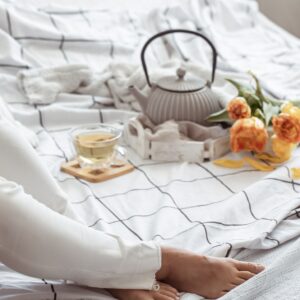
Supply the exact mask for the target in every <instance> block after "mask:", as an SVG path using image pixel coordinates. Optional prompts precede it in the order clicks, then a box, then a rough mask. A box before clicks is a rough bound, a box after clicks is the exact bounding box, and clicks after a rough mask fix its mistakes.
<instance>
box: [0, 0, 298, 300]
mask: <svg viewBox="0 0 300 300" xmlns="http://www.w3.org/2000/svg"><path fill="white" fill-rule="evenodd" d="M30 1H31V3H33V4H34V5H35V7H36V6H37V5H41V3H40V2H37V1H35V2H34V1H33V0H30ZM65 2H67V1H65ZM227 2H228V1H227ZM227 2H226V1H219V2H218V1H212V2H211V3H210V5H207V3H206V1H201V0H199V1H190V2H189V3H188V2H187V1H186V2H184V4H182V5H181V7H173V6H169V7H168V9H163V10H155V11H152V10H151V11H150V12H147V13H146V14H145V13H144V15H143V17H142V16H141V14H140V13H135V12H133V11H132V10H130V11H129V12H128V10H127V15H126V17H125V19H126V21H125V20H124V19H122V15H123V17H124V15H125V14H124V13H118V12H116V13H109V14H108V12H105V13H103V14H102V15H101V19H100V20H99V18H98V17H97V16H91V15H92V14H93V13H92V12H91V15H89V16H88V17H89V18H90V19H88V21H87V20H86V18H85V17H86V16H84V15H82V11H81V10H80V9H78V6H76V5H77V4H76V5H75V4H74V2H73V1H72V3H71V4H72V7H71V8H66V7H65V8H63V9H62V8H55V10H54V8H49V7H48V3H47V5H46V4H45V2H44V3H42V4H43V5H42V6H43V8H42V10H43V11H42V12H41V11H34V12H32V9H33V10H34V8H30V7H29V6H28V4H29V0H26V1H24V2H22V3H23V5H25V4H26V7H25V10H24V8H20V9H19V8H14V4H10V3H9V1H2V2H1V1H0V29H1V31H0V34H1V39H2V45H3V46H2V49H1V50H0V53H1V56H0V65H2V66H1V70H0V71H1V73H0V76H1V79H2V80H1V83H0V90H1V95H2V96H3V97H4V99H5V100H6V101H7V102H8V103H9V104H10V107H11V109H12V111H13V112H14V115H15V117H16V118H17V119H18V120H20V121H21V122H22V123H23V124H25V125H26V126H28V127H29V128H31V129H33V130H34V131H35V132H36V134H37V135H38V137H39V142H40V144H39V147H38V148H37V152H38V153H39V155H40V157H41V158H42V160H43V163H45V164H46V165H47V166H48V167H49V169H50V170H51V172H52V174H53V176H54V177H55V178H56V179H57V181H58V182H59V184H60V186H61V187H62V188H63V189H64V190H65V191H66V192H67V193H68V194H69V196H70V199H71V201H72V203H73V206H74V208H75V209H76V210H77V211H78V213H79V214H80V215H81V216H82V218H83V219H84V220H85V222H86V224H87V225H88V226H91V227H93V228H95V229H97V230H104V231H107V232H112V233H116V234H120V235H122V236H123V237H124V238H128V239H143V240H149V239H155V240H157V241H160V242H161V243H162V244H167V245H172V246H177V247H184V248H186V249H191V250H193V251H197V252H201V253H205V254H212V255H218V256H231V257H239V258H242V259H245V258H247V260H253V261H258V262H261V263H265V264H266V265H267V270H266V271H265V272H264V273H263V274H261V275H259V276H257V277H256V278H254V279H252V280H250V281H249V282H247V283H246V284H244V285H242V286H240V287H239V288H237V289H235V290H234V291H232V292H230V293H229V294H228V295H227V296H225V297H224V299H249V300H250V299H274V298H275V299H297V295H298V293H299V290H300V284H299V282H300V281H299V279H300V278H299V277H300V271H299V267H300V265H299V264H300V260H299V258H298V256H299V251H297V249H298V248H299V247H298V245H299V240H298V238H297V237H298V236H299V232H300V231H299V228H300V227H299V225H300V222H299V219H298V210H299V209H298V207H299V205H300V203H299V199H298V193H299V182H297V181H293V180H292V179H291V178H290V174H289V171H288V168H287V166H283V167H281V168H278V169H277V170H276V171H274V172H272V173H267V174H266V173H262V172H257V171H254V170H252V169H249V168H245V169H243V170H239V171H235V172H233V171H232V170H228V169H222V168H218V167H216V166H214V165H213V164H211V163H205V164H201V165H197V164H187V163H155V162H152V161H142V160H141V159H140V158H139V157H138V156H137V155H136V154H135V153H134V152H133V151H132V150H130V149H129V158H130V160H131V162H132V163H133V164H134V165H135V167H136V169H135V171H134V172H133V173H131V174H128V175H126V176H123V177H119V178H116V179H113V180H111V181H107V182H103V183H101V184H97V185H95V184H85V183H83V182H82V181H80V180H76V179H74V178H72V177H71V176H68V175H66V174H64V173H61V172H60V171H59V167H60V164H61V163H62V162H63V161H65V160H66V159H70V158H71V156H72V153H71V151H70V145H69V141H68V139H67V130H68V128H70V127H71V126H74V125H78V124H83V123H91V122H110V123H118V124H120V125H121V123H122V124H123V123H124V122H126V120H128V118H130V117H131V116H134V115H135V113H134V112H128V111H122V110H116V109H113V108H111V107H105V106H103V105H101V104H99V103H100V102H101V96H99V97H91V96H90V95H71V94H63V95H61V96H60V97H59V99H58V100H57V102H56V103H54V104H51V105H49V106H34V105H29V104H28V99H26V97H25V96H24V94H23V93H22V91H21V90H20V89H19V88H18V87H17V85H16V73H17V71H19V70H20V69H22V66H26V65H29V66H30V67H31V68H32V67H33V68H34V67H37V66H42V67H49V66H52V65H53V64H56V65H59V64H66V63H69V62H71V63H78V62H80V63H82V62H84V63H86V64H88V65H91V66H92V67H95V61H96V62H97V63H98V61H99V64H98V65H97V67H96V69H97V70H98V71H101V70H103V68H105V66H107V64H108V62H110V61H113V60H114V59H115V57H114V58H108V57H107V52H105V51H107V49H106V48H101V47H99V48H97V47H96V48H95V49H96V50H93V48H91V47H86V48H84V51H82V49H81V48H80V47H81V45H80V43H79V44H77V45H75V46H74V45H73V46H72V47H70V48H68V46H65V47H64V49H63V50H64V51H65V52H63V51H61V50H62V49H61V48H59V47H56V46H52V45H51V44H43V45H41V44H39V43H37V42H36V40H34V39H28V35H27V38H23V39H22V38H20V37H26V36H25V35H24V34H28V33H31V34H32V35H37V37H38V36H39V34H42V35H44V34H46V35H47V34H49V35H50V37H53V36H54V37H55V36H56V35H57V36H59V39H60V40H59V41H61V35H62V34H63V36H64V38H65V39H66V40H67V39H68V38H70V36H72V35H75V33H76V34H77V35H78V36H79V37H80V38H82V36H83V34H85V32H88V33H89V35H90V36H93V35H95V32H94V31H93V30H90V31H89V29H88V28H89V27H91V24H92V25H93V26H94V25H95V26H96V27H97V26H98V27H97V30H98V29H99V26H106V27H105V28H106V31H107V32H108V33H109V37H110V38H111V39H112V40H113V41H115V42H116V44H115V45H116V46H115V47H116V49H117V50H118V51H120V52H119V55H120V56H121V57H122V56H124V57H123V58H125V59H128V57H131V58H132V60H133V62H134V63H136V64H138V59H137V58H138V53H139V49H140V48H139V47H140V45H141V44H142V42H143V39H145V38H146V37H147V36H149V34H150V33H152V32H155V31H156V30H162V29H164V28H165V27H166V25H168V26H171V27H178V26H182V27H187V28H192V29H196V28H198V29H199V30H200V28H202V30H203V32H205V33H206V34H208V35H209V36H210V37H211V38H212V39H213V41H214V43H215V44H216V45H217V47H218V49H219V53H220V65H219V66H220V68H221V69H222V70H223V72H228V73H229V74H232V72H237V71H239V70H240V71H246V69H248V68H251V69H252V70H253V71H255V72H256V73H257V74H258V75H259V76H260V77H261V78H263V82H264V85H265V86H266V87H267V88H268V90H269V91H270V92H272V93H274V94H277V95H279V96H281V95H284V96H286V97H288V96H293V97H297V96H299V95H300V90H299V89H298V88H297V82H298V81H299V78H300V77H299V72H300V68H299V62H300V60H297V58H298V57H299V45H300V43H299V41H298V40H297V39H295V38H293V37H291V36H290V35H289V34H287V33H286V32H284V31H282V30H281V29H279V28H277V27H276V26H275V25H273V24H271V23H269V21H267V20H266V19H265V18H263V17H262V16H261V15H260V14H258V12H257V10H256V6H255V3H254V2H253V1H246V0H245V1H242V0H235V1H233V2H232V3H231V4H227ZM91 3H93V4H92V5H95V4H97V5H98V4H99V2H97V3H95V1H93V2H91ZM105 3H106V2H105ZM108 3H109V2H108ZM111 3H112V2H111ZM170 3H171V5H173V3H174V2H173V1H171V2H170ZM219 3H221V4H219ZM18 4H19V5H20V2H18ZM51 4H53V3H51ZM64 4H68V3H64ZM81 4H82V5H86V2H84V3H81ZM114 4H116V3H114ZM23 5H22V6H23ZM105 5H106V4H105ZM156 5H158V3H156ZM219 5H221V6H219ZM222 5H223V6H222ZM231 5H232V6H231ZM116 6H117V8H121V7H120V6H119V5H116ZM45 7H46V8H45ZM81 8H86V9H89V7H85V6H81ZM233 8H234V9H236V10H237V11H239V13H240V15H239V16H240V18H237V19H235V20H233V19H232V22H227V21H224V20H223V19H222V11H223V13H224V11H225V13H226V14H227V17H228V16H233V15H234V13H236V11H235V12H234V11H231V9H233ZM149 9H150V8H149ZM226 9H228V11H226ZM45 10H46V11H47V12H48V13H46V16H47V18H48V19H47V20H48V24H46V23H45ZM66 10H67V11H69V12H70V11H72V14H68V13H66ZM57 12H64V13H63V17H62V16H61V15H59V13H57ZM184 12H186V13H184ZM84 13H85V11H83V14H84ZM166 13H167V14H168V16H166ZM28 14H32V21H35V22H36V24H39V23H40V24H43V26H40V27H39V28H38V30H36V31H35V30H33V28H35V27H34V26H32V24H30V22H26V18H27V20H28ZM108 15H109V17H107V16H108ZM149 15H150V17H149ZM22 16H23V17H22ZM24 16H25V17H24ZM51 18H52V21H54V24H53V22H51ZM24 20H25V22H23V21H24ZM216 20H217V21H216ZM251 20H252V21H253V20H254V21H255V22H257V25H256V26H252V25H251V24H250V23H247V22H250V21H251ZM122 21H123V23H122ZM212 21H214V22H212ZM22 22H23V23H22ZM239 23H240V24H243V27H242V29H243V30H242V29H241V28H240V29H241V30H240V31H239V30H237V28H236V26H237V25H238V24H239ZM55 24H56V26H57V25H58V28H56V29H55ZM134 24H135V25H136V26H133V25H134ZM222 24H223V27H221V25H222ZM247 24H248V25H247ZM24 25H25V26H24ZM154 25H155V28H153V26H154ZM205 25H207V26H206V27H205ZM225 25H226V26H225ZM26 26H27V27H26ZM109 26H111V27H109ZM203 26H204V27H203ZM120 27H122V28H121V29H122V30H124V31H123V33H124V35H123V36H122V38H124V37H126V38H128V39H127V41H128V44H127V46H128V49H129V51H127V52H126V51H124V53H125V54H124V53H122V52H121V50H122V49H123V48H122V47H123V45H124V41H123V44H122V43H119V44H118V43H117V41H118V38H120V36H118V35H117V34H116V32H118V30H120ZM74 28H75V29H78V30H77V32H74ZM109 28H110V29H111V31H108V29H109ZM224 28H225V29H226V30H224ZM100 30H101V28H100ZM220 32H221V33H222V34H220ZM101 34H105V32H103V31H102V32H101ZM247 34H249V35H247ZM13 37H14V38H13ZM16 37H17V38H16ZM18 37H19V38H18ZM101 37H102V36H101ZM103 39H105V38H103ZM136 43H137V44H136ZM248 43H249V44H248ZM132 45H138V46H136V47H137V48H136V49H135V48H134V47H131V46H132ZM22 49H23V50H22ZM120 49H121V50H120ZM230 49H231V51H229V50H230ZM123 50H124V49H123ZM182 50H183V52H184V53H185V54H187V53H189V52H188V50H189V49H188V47H187V46H186V45H183V46H182ZM262 50H265V51H266V52H264V53H263V54H260V53H261V51H262ZM259 51H260V52H259ZM199 53H202V54H203V52H200V50H199ZM283 53H284V55H283ZM193 54H195V53H193ZM117 56H118V55H117ZM66 57H67V60H68V61H66ZM204 58H205V52H204ZM5 64H8V65H9V66H5ZM291 64H292V65H291ZM12 66H14V67H12ZM15 66H21V68H15ZM293 79H294V81H293ZM298 156H299V152H297V153H295V157H294V159H293V160H292V161H291V162H290V164H289V166H297V165H299V157H298ZM116 187H117V189H116ZM274 203H275V204H274ZM274 220H276V222H275V221H274ZM124 224H126V226H124ZM250 233H251V234H252V235H251V234H250ZM278 244H282V246H280V247H277V246H278ZM274 247H277V248H275V249H274ZM245 248H247V249H245ZM267 249H271V250H267ZM0 284H1V286H0V299H1V300H3V299H111V297H110V296H108V295H107V294H105V292H103V291H100V290H96V289H91V288H86V287H78V286H72V285H65V284H63V283H62V282H58V281H50V280H42V279H33V278H29V277H27V276H23V275H21V274H17V273H15V272H13V271H11V270H9V269H7V268H6V267H5V266H3V265H1V272H0ZM182 299H199V297H198V296H195V295H188V294H185V295H183V296H182Z"/></svg>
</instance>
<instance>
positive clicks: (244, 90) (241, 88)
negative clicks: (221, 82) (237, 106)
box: [226, 78, 254, 100]
mask: <svg viewBox="0 0 300 300" xmlns="http://www.w3.org/2000/svg"><path fill="white" fill-rule="evenodd" d="M226 80H227V81H228V82H230V83H231V84H232V85H233V86H235V87H236V89H237V90H238V96H239V97H244V98H246V97H245V95H249V94H254V90H253V89H252V88H250V87H249V86H246V85H244V84H241V83H239V82H237V81H235V80H233V79H229V78H227V79H226ZM246 100H247V99H246Z"/></svg>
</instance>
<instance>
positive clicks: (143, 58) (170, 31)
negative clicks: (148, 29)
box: [141, 29, 217, 87]
mask: <svg viewBox="0 0 300 300" xmlns="http://www.w3.org/2000/svg"><path fill="white" fill-rule="evenodd" d="M177 32H183V33H190V34H194V35H197V36H199V37H201V38H203V39H204V40H205V41H206V42H207V43H208V44H209V46H210V47H211V49H212V53H213V61H212V74H211V83H213V82H214V79H215V73H216V67H217V50H216V48H215V46H214V45H213V44H212V42H211V41H210V40H209V39H208V38H207V37H206V36H204V35H202V34H200V33H198V32H196V31H192V30H186V29H170V30H166V31H162V32H159V33H157V34H155V35H153V36H152V37H151V38H149V39H148V40H147V42H146V43H145V45H144V46H143V49H142V52H141V59H142V65H143V69H144V73H145V76H146V80H147V83H148V85H149V86H150V87H151V86H152V84H151V82H150V78H149V74H148V69H147V65H146V61H145V51H146V49H147V47H148V46H149V44H150V43H151V42H152V41H153V40H155V39H156V38H158V37H161V36H163V35H167V34H170V33H177Z"/></svg>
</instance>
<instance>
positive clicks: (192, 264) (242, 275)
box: [156, 248, 264, 299]
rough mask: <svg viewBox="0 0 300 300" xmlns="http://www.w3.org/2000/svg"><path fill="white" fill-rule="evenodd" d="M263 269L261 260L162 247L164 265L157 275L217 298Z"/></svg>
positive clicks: (181, 288)
mask: <svg viewBox="0 0 300 300" xmlns="http://www.w3.org/2000/svg"><path fill="white" fill-rule="evenodd" d="M262 270H264V267H263V266H262V265H259V264H254V263H248V262H241V261H237V260H234V259H230V258H214V257H207V256H201V255H197V254H194V253H191V252H187V251H181V250H177V249H170V248H162V268H161V269H160V271H158V272H157V273H156V277H157V280H161V281H164V282H167V283H169V284H171V285H172V286H174V287H176V288H177V289H178V290H179V291H184V292H190V293H195V294H198V295H201V296H204V297H206V298H209V299H214V298H219V297H221V296H223V295H225V294H226V293H227V292H229V291H230V290H232V289H234V288H235V287H236V286H238V285H240V284H242V283H243V282H245V281H246V280H248V279H250V278H251V277H253V276H255V275H256V274H258V273H259V272H261V271H262Z"/></svg>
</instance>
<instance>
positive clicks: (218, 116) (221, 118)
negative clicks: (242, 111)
mask: <svg viewBox="0 0 300 300" xmlns="http://www.w3.org/2000/svg"><path fill="white" fill-rule="evenodd" d="M206 121H208V122H230V121H231V120H230V118H229V116H228V112H227V110H226V108H224V109H222V110H220V111H218V112H216V113H213V114H211V115H209V116H208V117H207V119H206Z"/></svg>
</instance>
